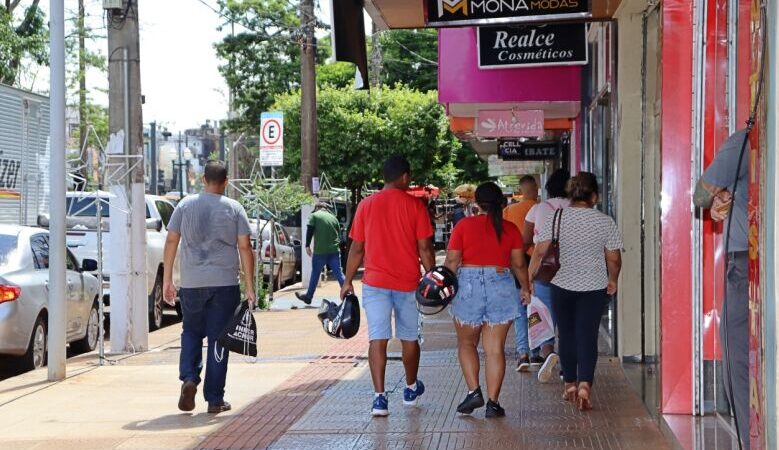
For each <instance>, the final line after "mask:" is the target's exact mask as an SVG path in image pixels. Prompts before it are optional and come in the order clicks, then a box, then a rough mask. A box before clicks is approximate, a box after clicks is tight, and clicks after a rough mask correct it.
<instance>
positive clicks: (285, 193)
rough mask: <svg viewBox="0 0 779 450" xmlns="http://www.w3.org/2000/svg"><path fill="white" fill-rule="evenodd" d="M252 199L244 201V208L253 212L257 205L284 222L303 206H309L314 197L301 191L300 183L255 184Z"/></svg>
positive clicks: (303, 190)
mask: <svg viewBox="0 0 779 450" xmlns="http://www.w3.org/2000/svg"><path fill="white" fill-rule="evenodd" d="M252 194H253V195H254V198H253V199H244V207H246V209H247V210H250V211H253V212H255V209H256V208H257V203H258V202H259V204H261V205H264V207H265V208H267V209H269V210H270V212H271V213H273V215H275V216H276V219H277V220H285V219H288V218H289V217H291V216H292V215H293V214H295V213H297V212H299V211H300V208H301V207H302V206H303V205H310V204H311V203H313V201H314V197H312V196H311V194H309V193H307V192H306V191H305V189H303V185H301V184H300V183H288V182H282V183H276V184H273V185H266V184H263V183H257V184H255V185H254V186H253V188H252Z"/></svg>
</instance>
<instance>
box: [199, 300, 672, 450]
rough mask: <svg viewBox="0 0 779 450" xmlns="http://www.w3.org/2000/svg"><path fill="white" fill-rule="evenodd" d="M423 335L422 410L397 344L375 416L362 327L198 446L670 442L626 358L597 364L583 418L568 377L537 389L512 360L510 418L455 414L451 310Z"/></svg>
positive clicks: (472, 448)
mask: <svg viewBox="0 0 779 450" xmlns="http://www.w3.org/2000/svg"><path fill="white" fill-rule="evenodd" d="M424 335H425V343H424V345H423V353H422V355H423V356H422V364H421V369H420V378H421V379H422V380H424V381H425V382H426V384H427V388H428V390H427V393H426V394H425V395H424V396H423V400H422V401H421V404H420V406H419V407H412V408H408V407H404V406H403V404H402V389H403V387H404V385H405V383H404V377H403V366H402V364H401V362H400V360H399V359H400V358H399V354H398V353H397V352H398V351H399V348H398V346H397V345H396V344H393V345H391V347H390V351H391V352H392V354H391V355H390V362H389V364H388V367H387V380H388V381H387V390H388V392H390V394H389V396H390V412H391V415H390V417H388V418H382V419H372V418H371V417H370V416H369V414H368V411H369V409H370V402H371V399H372V392H373V389H372V386H371V381H370V373H369V371H368V366H367V361H366V359H365V357H366V350H367V336H366V327H365V326H363V327H361V332H360V334H358V336H356V337H355V338H353V339H351V340H348V341H336V342H337V344H336V345H335V346H333V347H332V348H331V349H330V350H329V351H328V353H327V354H326V355H325V356H323V357H322V358H320V359H319V360H317V361H315V362H312V363H311V364H308V365H307V366H306V367H304V368H302V369H300V370H299V371H298V372H296V373H295V375H294V376H292V377H291V378H290V379H288V380H287V381H285V382H284V383H282V384H281V385H279V387H278V388H277V389H276V390H275V391H274V392H272V393H270V394H268V395H266V396H263V397H262V398H260V399H259V400H258V401H256V402H254V403H252V404H251V405H250V406H249V407H248V408H246V409H245V410H244V411H242V412H241V413H240V414H238V415H235V416H233V417H232V418H231V419H230V420H229V421H228V422H227V423H226V424H224V426H223V427H222V428H220V429H219V430H218V431H217V432H215V433H213V434H211V435H210V436H209V437H208V438H207V439H206V440H205V441H204V442H203V443H202V444H201V445H200V446H199V447H198V448H200V449H204V450H206V449H207V450H214V449H264V448H270V449H274V450H281V449H285V450H286V449H289V450H305V449H315V450H320V449H324V448H327V449H387V448H391V449H395V448H398V449H400V448H403V449H424V450H432V449H469V450H476V449H482V448H484V449H491V450H499V449H534V450H535V449H547V448H568V447H575V448H586V449H647V450H649V449H652V450H663V449H669V448H671V447H670V445H669V443H668V442H667V441H666V440H665V438H664V437H663V435H662V434H661V432H660V430H659V428H658V426H657V424H656V422H655V421H654V420H653V419H652V418H651V417H650V416H649V415H648V414H647V412H646V409H645V407H644V405H643V404H642V402H641V400H640V399H639V397H638V396H637V395H636V394H635V393H634V391H633V390H632V389H631V388H630V386H629V385H628V382H627V380H626V378H625V376H624V373H623V371H622V368H621V366H620V364H619V363H618V362H617V361H616V360H612V359H608V358H604V359H602V360H601V361H600V363H599V367H598V374H597V384H596V387H595V389H594V390H593V394H594V397H593V401H594V403H595V410H593V411H591V412H588V413H584V414H582V413H580V412H578V411H577V410H575V408H573V406H572V405H570V404H568V403H566V402H564V401H563V400H562V399H561V397H560V395H561V392H562V384H561V383H551V384H546V385H540V384H538V383H537V381H536V379H535V376H534V374H521V375H520V374H517V373H516V372H514V371H513V370H511V369H513V364H511V363H510V369H509V370H508V371H507V374H506V381H505V383H504V387H503V393H502V395H501V403H502V404H503V406H504V407H505V408H506V409H507V411H508V417H506V418H505V419H500V420H490V421H488V420H485V419H484V418H483V412H481V414H478V413H477V414H474V416H473V417H461V416H458V415H457V414H456V413H455V412H454V410H455V406H456V405H457V403H458V402H459V401H460V400H461V397H462V396H463V395H464V393H465V392H466V388H465V385H464V383H463V380H462V376H461V373H460V369H459V365H458V362H457V357H456V351H455V349H454V347H455V334H454V329H453V327H452V324H451V321H450V320H449V319H448V317H447V316H446V315H444V314H441V315H439V316H435V317H434V318H429V319H427V320H426V322H425V326H424Z"/></svg>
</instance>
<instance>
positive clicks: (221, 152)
mask: <svg viewBox="0 0 779 450" xmlns="http://www.w3.org/2000/svg"><path fill="white" fill-rule="evenodd" d="M224 160H225V128H224V123H220V124H219V161H224Z"/></svg>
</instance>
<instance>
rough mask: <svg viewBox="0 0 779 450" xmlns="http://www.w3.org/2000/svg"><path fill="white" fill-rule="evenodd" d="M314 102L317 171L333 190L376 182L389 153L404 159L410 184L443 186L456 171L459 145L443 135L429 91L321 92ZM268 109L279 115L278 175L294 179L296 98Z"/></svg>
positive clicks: (445, 127) (443, 121)
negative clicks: (316, 105)
mask: <svg viewBox="0 0 779 450" xmlns="http://www.w3.org/2000/svg"><path fill="white" fill-rule="evenodd" d="M318 102H319V108H318V109H319V125H318V129H319V131H318V139H319V161H320V162H319V167H320V172H324V173H326V174H327V177H328V179H329V180H330V182H331V183H332V184H333V185H335V186H344V187H347V188H349V189H350V190H351V191H352V192H355V191H356V190H359V189H360V188H362V187H363V186H364V185H365V184H373V183H380V182H381V166H382V164H383V162H384V160H385V158H386V157H387V156H389V155H392V154H401V155H404V156H406V157H407V158H408V159H409V161H410V163H411V168H412V172H413V176H414V181H415V182H417V183H420V184H428V183H431V184H437V185H439V186H449V185H452V184H454V183H455V182H456V180H457V175H458V172H457V170H456V169H455V168H454V164H453V162H454V158H455V154H456V152H457V150H458V149H459V148H460V143H459V141H458V140H457V139H456V138H455V137H454V135H452V133H451V132H450V131H449V124H448V121H447V118H446V113H445V111H444V109H443V107H441V105H439V104H438V101H437V96H436V93H435V92H429V93H422V92H419V91H416V90H412V89H410V88H407V87H396V88H386V87H385V88H382V89H374V90H373V91H371V92H370V93H368V92H365V91H355V90H353V89H350V88H342V89H338V88H334V87H324V88H322V89H320V91H319V93H318ZM274 109H276V110H280V111H283V112H284V114H285V117H284V123H285V133H284V140H285V152H284V162H285V165H284V168H283V172H284V173H285V174H286V175H289V176H291V177H292V178H293V179H297V178H298V177H299V176H300V94H299V92H293V93H290V94H285V95H282V96H280V97H279V98H278V99H277V101H276V104H275V105H274Z"/></svg>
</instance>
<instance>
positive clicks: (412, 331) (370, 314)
mask: <svg viewBox="0 0 779 450" xmlns="http://www.w3.org/2000/svg"><path fill="white" fill-rule="evenodd" d="M362 308H363V309H364V310H365V317H366V319H367V321H368V340H369V341H377V340H389V339H392V316H393V315H394V316H395V337H396V338H398V339H400V340H401V341H416V340H417V338H418V336H419V313H418V312H417V300H416V296H415V293H414V291H411V292H402V291H394V290H392V289H382V288H377V287H373V286H368V285H367V284H363V286H362Z"/></svg>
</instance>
